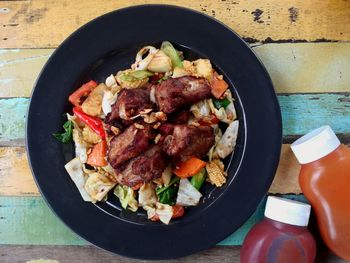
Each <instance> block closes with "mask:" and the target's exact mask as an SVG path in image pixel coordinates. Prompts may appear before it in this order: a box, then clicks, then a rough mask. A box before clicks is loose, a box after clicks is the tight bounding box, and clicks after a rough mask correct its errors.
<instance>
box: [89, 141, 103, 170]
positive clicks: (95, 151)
mask: <svg viewBox="0 0 350 263" xmlns="http://www.w3.org/2000/svg"><path fill="white" fill-rule="evenodd" d="M106 153H107V143H106V141H105V140H102V141H101V142H99V143H98V144H95V146H94V147H93V148H92V151H91V153H90V154H89V155H88V159H87V164H89V165H92V166H97V167H100V166H106V165H107V161H106Z"/></svg>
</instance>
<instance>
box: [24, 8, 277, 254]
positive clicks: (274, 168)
mask: <svg viewBox="0 0 350 263" xmlns="http://www.w3.org/2000/svg"><path fill="white" fill-rule="evenodd" d="M142 8H168V9H175V10H183V11H184V12H192V13H194V14H196V15H200V16H205V17H206V18H207V19H208V20H211V21H212V22H214V23H215V22H216V23H218V24H220V25H221V26H222V27H224V28H226V30H228V31H230V32H231V33H232V34H233V35H235V37H236V38H237V39H240V40H241V42H242V43H243V44H244V45H245V46H246V47H247V49H249V51H250V52H251V53H253V54H254V56H255V59H256V60H257V62H258V64H259V67H260V69H261V70H262V71H263V74H265V78H266V81H267V82H268V83H265V84H267V86H269V87H270V92H272V93H274V89H273V84H272V81H271V78H270V76H269V75H268V72H267V70H266V68H265V66H264V65H263V63H262V62H261V60H260V59H259V58H258V57H257V56H256V54H255V52H254V51H253V50H252V49H251V48H250V47H249V45H248V44H247V43H246V42H244V41H243V40H242V39H241V37H240V36H239V35H238V34H237V33H235V32H234V31H233V30H232V29H230V28H229V27H227V26H226V25H225V24H223V23H222V22H221V21H219V20H217V19H215V18H212V17H210V16H208V15H206V14H203V13H201V12H198V11H196V10H193V9H190V8H184V7H180V6H176V5H164V4H146V5H136V6H131V7H126V8H122V9H118V10H115V11H112V12H109V13H106V14H104V15H102V16H100V17H97V18H95V19H93V20H91V21H90V22H88V23H86V24H84V25H83V26H82V27H80V28H79V29H77V30H76V31H75V32H73V33H72V34H71V35H70V36H69V37H68V38H66V39H65V40H64V41H63V42H62V43H61V44H60V45H59V47H58V48H57V49H56V50H55V51H54V52H53V54H52V55H51V56H50V58H49V60H48V61H47V62H46V63H45V65H44V67H43V69H42V70H41V72H40V74H39V76H38V78H37V80H36V82H35V85H34V87H36V86H37V84H38V82H39V80H40V79H41V77H42V75H43V74H44V72H45V69H46V67H47V66H48V65H50V64H51V63H52V60H54V59H55V56H56V55H57V53H59V50H60V47H61V46H62V45H65V44H66V43H67V42H69V41H70V40H71V39H72V38H74V37H75V35H76V34H77V32H78V31H80V30H84V29H85V28H86V27H88V26H89V25H90V24H94V23H96V21H99V20H100V19H103V18H104V17H107V16H110V15H113V14H117V13H119V12H124V11H128V10H133V9H142ZM35 91H36V89H35V88H34V89H33V91H32V95H31V98H30V101H29V106H28V109H27V118H26V138H25V141H26V150H27V156H28V160H29V164H30V169H31V171H32V174H33V175H34V179H35V182H36V184H37V186H38V188H39V190H40V192H41V193H43V189H42V188H41V186H40V183H39V181H38V180H37V177H36V176H35V173H34V169H33V164H32V158H31V154H30V152H31V149H30V143H29V137H30V135H29V134H30V130H29V129H28V123H29V116H30V110H31V105H32V98H33V96H34V94H35ZM272 103H273V106H272V107H273V108H274V110H275V114H276V115H275V118H276V120H275V121H276V127H277V130H276V131H275V132H276V137H275V139H274V140H275V142H276V145H277V144H279V145H280V146H281V145H282V118H281V112H280V108H279V104H278V101H277V97H276V95H275V94H274V101H272ZM274 151H275V156H274V158H273V160H271V162H272V165H270V167H272V168H271V171H273V172H275V170H276V169H277V164H278V161H279V154H280V151H281V147H278V146H277V147H276V146H275V149H274ZM241 162H242V161H241ZM272 180H273V176H270V178H269V180H266V181H265V183H264V185H263V186H262V187H261V189H264V190H263V191H262V192H265V193H266V192H267V190H268V187H269V186H270V185H271V183H272ZM42 197H43V198H44V200H45V202H46V203H47V204H48V206H49V207H50V209H51V210H52V211H53V213H54V214H55V215H56V216H57V217H59V218H60V219H61V221H62V222H63V223H64V224H65V225H66V226H67V227H68V228H70V229H71V230H72V231H73V232H75V233H77V234H78V235H79V236H81V237H83V238H84V239H85V240H89V238H88V237H87V236H86V235H84V234H83V233H80V232H79V231H77V230H76V229H74V228H72V227H71V226H70V225H69V224H68V223H67V222H66V221H65V220H63V219H62V217H61V216H60V215H59V214H58V213H57V212H56V211H55V209H54V207H53V206H52V204H51V201H50V200H48V199H47V198H46V196H45V195H42ZM263 197H264V196H260V197H259V198H256V200H255V203H256V206H257V205H258V204H259V203H260V201H261V200H262V199H263ZM256 206H255V207H256ZM249 210H250V214H252V213H253V212H254V210H255V208H251V209H249ZM250 214H248V215H246V216H245V219H244V220H243V222H242V223H241V224H243V223H244V221H246V220H247V219H248V218H249V216H250ZM241 224H240V225H241ZM231 233H232V231H229V232H227V231H226V232H225V233H223V234H222V235H221V236H220V237H219V238H217V240H215V241H214V242H210V243H208V244H206V245H201V246H200V247H196V248H190V249H189V250H187V251H178V252H179V253H178V255H164V254H163V255H161V254H157V255H154V254H153V255H151V254H149V255H147V256H145V255H141V256H140V255H134V254H130V253H124V252H121V251H118V249H110V248H106V247H103V246H100V245H98V244H96V243H94V242H92V244H93V245H94V246H96V247H99V248H102V249H105V250H107V251H112V252H114V253H117V254H120V255H123V256H128V257H132V258H138V259H171V258H177V257H179V256H180V257H182V256H186V255H189V254H192V253H195V252H198V251H200V250H203V249H206V248H209V247H210V246H212V245H214V244H216V243H217V242H219V241H220V240H222V239H223V238H225V237H227V236H228V235H229V234H231ZM90 240H91V239H90ZM89 242H90V241H89Z"/></svg>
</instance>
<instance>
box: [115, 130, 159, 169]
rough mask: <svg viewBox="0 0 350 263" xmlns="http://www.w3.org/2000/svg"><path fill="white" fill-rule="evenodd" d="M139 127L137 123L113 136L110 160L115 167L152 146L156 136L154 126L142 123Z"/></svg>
mask: <svg viewBox="0 0 350 263" xmlns="http://www.w3.org/2000/svg"><path fill="white" fill-rule="evenodd" d="M142 126H143V127H144V128H143V129H138V128H137V127H136V126H135V124H134V125H131V126H130V127H128V128H127V129H126V130H125V131H124V132H123V133H121V134H120V135H118V136H115V137H113V139H112V140H111V142H110V145H109V151H108V162H109V163H110V164H111V166H112V167H113V168H115V169H117V168H119V167H120V166H121V165H122V164H123V163H124V162H126V161H128V160H130V159H132V158H134V157H136V156H138V155H139V154H140V153H142V152H144V151H146V150H147V149H148V148H149V146H150V141H151V140H152V139H153V138H154V135H153V133H152V128H151V127H150V126H149V125H142Z"/></svg>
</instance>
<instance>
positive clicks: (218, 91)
mask: <svg viewBox="0 0 350 263" xmlns="http://www.w3.org/2000/svg"><path fill="white" fill-rule="evenodd" d="M210 84H211V94H213V96H214V97H215V98H217V99H220V97H221V96H222V95H223V94H224V92H225V91H226V90H227V88H228V84H227V83H226V81H225V80H223V79H219V75H218V73H216V72H214V74H213V78H212V81H211V83H210Z"/></svg>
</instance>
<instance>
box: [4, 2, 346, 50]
mask: <svg viewBox="0 0 350 263" xmlns="http://www.w3.org/2000/svg"><path fill="white" fill-rule="evenodd" d="M159 2H160V1H154V0H143V1H141V0H120V1H113V0H105V1H94V0H85V1H69V0H64V1H54V0H50V1H48V0H36V1H1V7H0V10H1V13H0V18H1V22H0V26H1V27H2V30H1V35H0V48H40V47H57V46H58V45H59V44H60V43H61V42H62V41H63V40H64V39H65V38H66V37H67V36H68V35H69V34H70V33H72V32H73V31H74V30H76V29H77V28H78V27H80V26H81V25H83V24H84V23H86V22H88V21H90V20H91V19H93V18H95V17H97V16H99V15H102V14H105V13H107V12H110V11H113V10H116V9H119V8H122V7H126V6H132V5H137V4H150V3H159ZM161 3H162V4H173V5H179V6H185V7H188V8H192V9H195V10H198V11H200V12H203V13H205V14H208V15H210V16H213V17H215V18H217V19H219V20H220V21H222V22H224V23H225V24H227V25H228V26H229V27H231V28H232V29H234V30H235V31H236V32H237V33H238V34H240V35H241V36H242V37H244V38H246V39H247V40H249V41H251V42H271V41H276V40H277V41H281V40H283V41H289V42H292V41H295V40H299V41H300V40H302V41H324V40H326V41H337V40H350V28H349V26H348V25H349V23H350V16H349V8H350V2H349V1H344V0H342V1H341V0H328V1H323V0H312V1H304V0H284V1H280V0H270V1H258V0H254V1H235V0H226V1H211V0H203V1H186V0H167V1H161Z"/></svg>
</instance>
